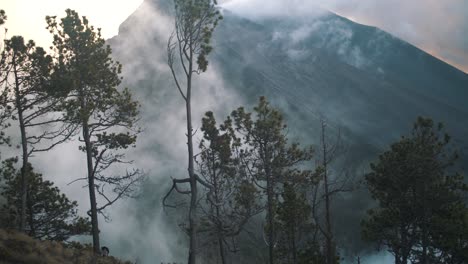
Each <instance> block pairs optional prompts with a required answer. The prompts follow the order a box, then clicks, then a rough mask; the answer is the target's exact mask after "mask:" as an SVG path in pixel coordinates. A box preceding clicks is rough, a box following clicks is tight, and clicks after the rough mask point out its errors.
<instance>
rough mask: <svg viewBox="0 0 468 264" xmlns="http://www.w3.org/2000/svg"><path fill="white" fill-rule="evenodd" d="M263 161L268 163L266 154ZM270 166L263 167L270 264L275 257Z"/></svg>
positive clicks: (273, 261)
mask: <svg viewBox="0 0 468 264" xmlns="http://www.w3.org/2000/svg"><path fill="white" fill-rule="evenodd" d="M265 160H266V161H269V157H268V155H267V153H265ZM269 166H270V165H269V164H267V165H266V166H265V174H266V183H267V203H268V213H267V217H268V255H269V257H270V261H269V263H270V264H274V263H275V255H274V253H275V252H274V242H275V239H274V233H275V226H274V224H275V223H274V210H273V209H274V208H273V202H274V197H273V195H274V194H273V179H272V175H271V169H270V167H269Z"/></svg>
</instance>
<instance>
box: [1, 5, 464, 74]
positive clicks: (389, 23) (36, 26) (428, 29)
mask: <svg viewBox="0 0 468 264" xmlns="http://www.w3.org/2000/svg"><path fill="white" fill-rule="evenodd" d="M142 2H143V0H42V1H37V0H2V4H0V8H2V9H5V11H6V12H7V15H8V24H7V27H8V29H9V33H8V35H9V36H11V35H13V34H22V35H25V36H26V37H27V38H32V39H34V40H36V42H38V43H39V45H42V46H46V45H47V46H48V45H50V44H49V43H50V40H51V37H50V35H49V33H48V32H47V31H46V30H45V21H44V17H45V16H46V15H58V16H64V10H65V9H66V8H72V9H75V10H77V11H78V12H79V13H80V14H82V15H86V16H88V17H89V18H90V21H91V23H92V24H93V25H96V26H98V27H101V28H102V30H103V34H104V37H106V38H108V37H112V36H113V35H115V34H117V32H118V27H119V25H120V23H121V22H122V21H124V20H125V19H126V18H127V17H128V16H129V15H130V14H131V13H132V12H133V11H134V10H135V9H136V8H137V7H138V6H139V5H140V4H141V3H142ZM220 2H221V3H223V5H225V7H226V8H229V9H233V10H237V11H239V12H242V13H246V14H249V15H256V14H265V13H272V14H274V13H284V12H285V11H289V13H292V14H294V13H295V12H297V11H300V12H308V11H313V10H312V9H313V8H315V6H316V5H320V6H323V7H324V8H327V9H330V10H332V11H334V12H336V13H338V14H340V15H343V16H346V17H348V18H350V19H352V20H354V21H356V22H360V23H364V24H368V25H373V26H377V27H379V28H382V29H384V30H386V31H388V32H390V33H392V34H393V35H396V36H398V37H400V38H402V39H404V40H406V41H408V42H410V43H412V44H414V45H416V46H418V47H419V48H421V49H424V50H425V51H426V52H428V53H431V54H433V55H435V56H437V57H439V58H441V59H443V60H445V61H447V62H449V63H451V64H453V65H456V66H457V67H459V68H461V69H463V70H464V71H465V72H468V15H466V14H468V1H467V0H412V1H408V0H327V1H321V0H305V1H304V0H269V1H268V4H265V3H266V2H265V0H221V1H220ZM2 33H3V32H2Z"/></svg>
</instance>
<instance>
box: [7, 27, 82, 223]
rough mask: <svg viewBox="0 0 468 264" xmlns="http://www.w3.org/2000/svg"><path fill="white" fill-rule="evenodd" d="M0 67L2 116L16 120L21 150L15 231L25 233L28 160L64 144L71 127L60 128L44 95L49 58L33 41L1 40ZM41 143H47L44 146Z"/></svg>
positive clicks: (52, 101) (53, 103)
mask: <svg viewBox="0 0 468 264" xmlns="http://www.w3.org/2000/svg"><path fill="white" fill-rule="evenodd" d="M0 65H1V70H0V71H1V72H2V80H3V86H2V88H3V91H2V93H3V95H4V97H3V103H4V104H5V106H4V107H6V109H7V110H8V111H6V112H5V113H4V114H6V115H8V117H10V118H12V119H13V120H17V121H18V130H19V133H18V134H19V135H20V145H21V150H22V153H21V158H22V166H21V179H22V180H21V182H22V183H21V186H22V188H21V193H22V206H21V208H20V209H21V214H20V215H21V216H20V221H19V230H21V231H26V230H25V229H26V228H27V226H26V206H27V192H28V185H29V184H28V175H27V172H28V171H29V169H28V166H29V165H28V164H29V157H30V156H32V155H33V154H34V153H38V152H44V151H48V150H50V149H52V148H53V147H55V146H56V145H58V144H60V143H63V142H65V141H66V140H68V139H69V138H70V137H71V136H72V134H73V128H72V127H70V126H67V125H60V122H61V121H62V119H61V118H58V117H57V116H56V115H54V111H55V106H56V104H57V103H58V101H57V99H56V98H54V97H52V96H50V95H49V94H48V93H47V90H48V88H47V87H48V85H49V81H50V74H51V69H52V58H51V56H49V55H47V54H46V52H45V51H44V49H42V48H41V47H36V46H35V44H34V42H33V41H29V42H27V43H25V41H24V39H23V37H21V36H14V37H12V38H11V39H8V40H5V49H4V51H3V54H2V60H1V62H0ZM33 130H36V131H38V130H39V131H41V132H39V133H38V132H35V133H34V132H31V131H33ZM44 141H48V143H47V145H44Z"/></svg>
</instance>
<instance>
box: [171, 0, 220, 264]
mask: <svg viewBox="0 0 468 264" xmlns="http://www.w3.org/2000/svg"><path fill="white" fill-rule="evenodd" d="M216 4H217V2H216V0H214V1H213V0H174V7H175V30H174V33H173V34H172V36H171V37H170V38H169V41H168V45H167V53H168V65H169V68H170V70H171V72H172V76H173V77H174V82H175V86H176V87H177V89H178V91H179V93H180V95H181V96H182V98H183V99H184V102H185V110H186V117H187V152H188V168H187V170H188V177H187V178H185V179H173V185H172V188H171V189H170V190H169V192H168V195H170V193H171V192H172V191H173V190H176V191H178V190H179V189H178V188H177V185H178V184H189V185H190V189H189V191H186V192H182V193H185V194H189V195H190V207H189V212H188V222H189V225H188V236H189V240H190V242H189V254H188V263H189V264H195V263H196V255H197V250H198V246H197V226H198V219H197V218H198V216H197V203H198V187H197V184H198V183H201V178H200V177H197V175H196V174H195V161H194V146H193V135H194V131H193V126H192V88H193V87H192V84H193V77H194V75H195V74H200V73H202V72H205V71H206V70H207V67H208V59H207V56H208V55H209V53H210V52H211V51H212V49H213V48H212V46H211V37H212V34H213V32H214V30H215V28H216V26H217V25H218V22H219V20H220V19H221V18H222V17H221V15H220V13H219V10H218V9H217V8H216ZM180 72H181V73H180ZM168 195H166V197H168ZM166 197H165V199H164V201H163V204H165V200H166Z"/></svg>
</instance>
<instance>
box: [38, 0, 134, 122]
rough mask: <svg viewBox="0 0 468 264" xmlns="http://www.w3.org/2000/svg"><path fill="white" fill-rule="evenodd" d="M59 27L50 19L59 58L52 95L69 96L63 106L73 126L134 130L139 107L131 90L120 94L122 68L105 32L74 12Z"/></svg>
mask: <svg viewBox="0 0 468 264" xmlns="http://www.w3.org/2000/svg"><path fill="white" fill-rule="evenodd" d="M66 13H67V16H66V17H65V18H63V19H61V22H60V23H58V22H57V20H56V18H55V17H47V24H48V29H49V31H50V32H51V33H52V34H54V41H53V43H54V51H55V52H56V53H57V54H58V56H57V57H56V59H57V66H56V69H55V75H54V76H53V77H55V78H54V79H53V80H54V81H55V83H54V84H55V85H54V87H53V88H54V89H53V90H52V91H51V92H52V93H54V94H56V95H59V96H66V97H67V100H65V101H64V103H63V104H62V105H61V109H62V110H63V111H64V112H65V117H66V119H67V121H69V122H78V123H81V122H83V121H90V120H94V121H96V122H97V123H96V124H94V125H95V126H100V127H101V128H102V127H104V128H107V127H112V126H119V125H121V126H126V127H132V126H133V125H134V122H135V121H136V119H137V115H138V107H139V104H138V103H137V102H136V101H133V99H132V96H131V93H130V92H129V91H128V89H124V90H123V91H122V92H120V91H119V90H118V89H117V87H118V86H119V85H120V83H121V78H120V77H119V74H120V73H121V70H122V65H121V64H120V63H118V62H115V61H113V60H112V58H111V53H112V51H111V48H110V46H109V45H106V44H105V40H104V39H103V38H102V36H101V31H100V29H98V30H97V31H96V30H95V29H94V27H93V26H91V25H89V22H88V20H87V19H86V17H82V18H80V17H79V15H78V13H76V12H75V11H73V10H70V9H68V10H66Z"/></svg>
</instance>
